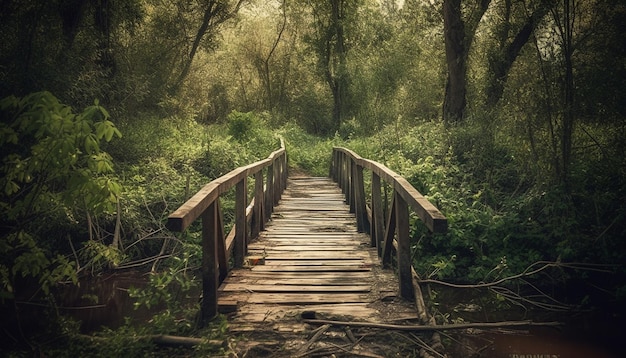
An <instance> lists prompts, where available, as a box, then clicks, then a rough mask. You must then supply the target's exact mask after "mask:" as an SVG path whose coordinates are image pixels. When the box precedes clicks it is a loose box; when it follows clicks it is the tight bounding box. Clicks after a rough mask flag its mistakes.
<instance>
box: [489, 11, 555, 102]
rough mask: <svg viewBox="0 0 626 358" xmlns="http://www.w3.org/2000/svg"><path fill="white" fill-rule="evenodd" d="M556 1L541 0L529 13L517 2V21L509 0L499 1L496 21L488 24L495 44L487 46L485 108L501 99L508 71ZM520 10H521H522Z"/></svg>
mask: <svg viewBox="0 0 626 358" xmlns="http://www.w3.org/2000/svg"><path fill="white" fill-rule="evenodd" d="M555 3H556V0H541V1H540V2H539V4H538V5H536V7H535V9H533V10H532V12H531V13H529V12H528V11H529V10H528V6H529V5H527V4H525V3H524V2H522V3H517V5H520V6H521V7H523V9H518V13H521V14H522V16H520V17H521V19H522V20H521V21H519V20H518V21H515V19H514V12H515V9H513V5H514V4H513V2H512V0H505V1H503V2H501V3H500V4H499V9H498V10H499V12H500V13H499V16H498V18H499V19H500V21H499V22H498V23H495V24H494V25H493V26H492V34H493V37H494V42H495V46H491V47H490V48H489V49H487V50H486V51H487V68H488V73H487V78H486V89H485V93H486V100H485V105H486V108H488V109H490V108H493V107H494V106H495V105H496V104H497V103H498V101H500V99H501V98H502V93H503V92H504V86H505V84H506V80H507V77H508V74H509V72H510V70H511V67H512V66H513V63H515V60H516V59H517V57H518V56H519V54H520V52H521V51H522V48H523V47H524V45H525V44H526V43H527V42H528V40H529V39H530V38H531V35H532V34H533V33H534V31H535V30H536V29H537V27H538V26H539V25H540V24H541V21H542V20H543V18H544V17H545V16H546V15H547V14H548V13H549V12H550V9H551V8H553V7H554V5H555ZM521 10H524V11H523V12H522V11H521ZM516 29H517V31H516Z"/></svg>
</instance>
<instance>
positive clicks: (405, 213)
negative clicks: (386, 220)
mask: <svg viewBox="0 0 626 358" xmlns="http://www.w3.org/2000/svg"><path fill="white" fill-rule="evenodd" d="M394 196H395V198H394V201H395V206H396V207H395V209H396V231H397V234H398V236H397V239H398V251H397V257H398V280H399V281H400V295H401V296H402V297H404V298H405V299H407V300H412V299H413V298H414V292H413V281H412V275H411V265H412V262H411V246H410V245H409V208H408V205H407V203H406V201H405V200H404V198H402V196H401V195H400V194H399V193H398V192H397V191H395V190H394Z"/></svg>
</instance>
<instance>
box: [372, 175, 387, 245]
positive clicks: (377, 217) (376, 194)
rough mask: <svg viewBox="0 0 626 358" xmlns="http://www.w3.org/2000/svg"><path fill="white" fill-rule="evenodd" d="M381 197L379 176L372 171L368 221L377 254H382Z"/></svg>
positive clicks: (383, 227)
mask: <svg viewBox="0 0 626 358" xmlns="http://www.w3.org/2000/svg"><path fill="white" fill-rule="evenodd" d="M383 220H384V219H383V199H382V196H381V185H380V176H379V175H378V174H376V173H372V221H371V223H370V235H371V238H372V246H374V247H376V248H377V249H378V256H380V257H382V255H383V247H382V243H383V235H384V232H385V231H384V230H385V226H384V221H383Z"/></svg>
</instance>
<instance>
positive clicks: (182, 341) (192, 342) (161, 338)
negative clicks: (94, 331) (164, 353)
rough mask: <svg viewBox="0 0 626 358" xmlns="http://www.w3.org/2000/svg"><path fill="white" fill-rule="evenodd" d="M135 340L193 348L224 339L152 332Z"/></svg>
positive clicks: (92, 338) (103, 339)
mask: <svg viewBox="0 0 626 358" xmlns="http://www.w3.org/2000/svg"><path fill="white" fill-rule="evenodd" d="M80 337H81V338H84V339H87V340H90V341H92V342H93V341H95V342H107V341H109V338H107V337H99V336H88V335H80ZM134 339H135V340H137V341H142V340H148V341H152V342H153V343H154V344H158V345H162V346H174V347H187V348H193V347H195V346H197V345H200V344H203V343H208V344H210V345H215V346H223V345H224V341H220V340H216V339H213V340H206V339H202V338H194V337H183V336H171V335H168V334H153V335H146V336H137V337H134Z"/></svg>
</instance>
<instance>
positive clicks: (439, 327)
mask: <svg viewBox="0 0 626 358" xmlns="http://www.w3.org/2000/svg"><path fill="white" fill-rule="evenodd" d="M302 322H304V323H308V324H323V325H334V326H352V327H367V328H379V329H387V330H396V331H415V332H430V331H446V330H453V329H467V328H484V329H487V328H502V327H528V326H552V327H554V326H560V325H562V323H560V322H533V321H503V322H481V323H457V324H445V325H429V326H421V325H397V324H384V323H372V322H346V321H333V320H327V319H303V320H302Z"/></svg>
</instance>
